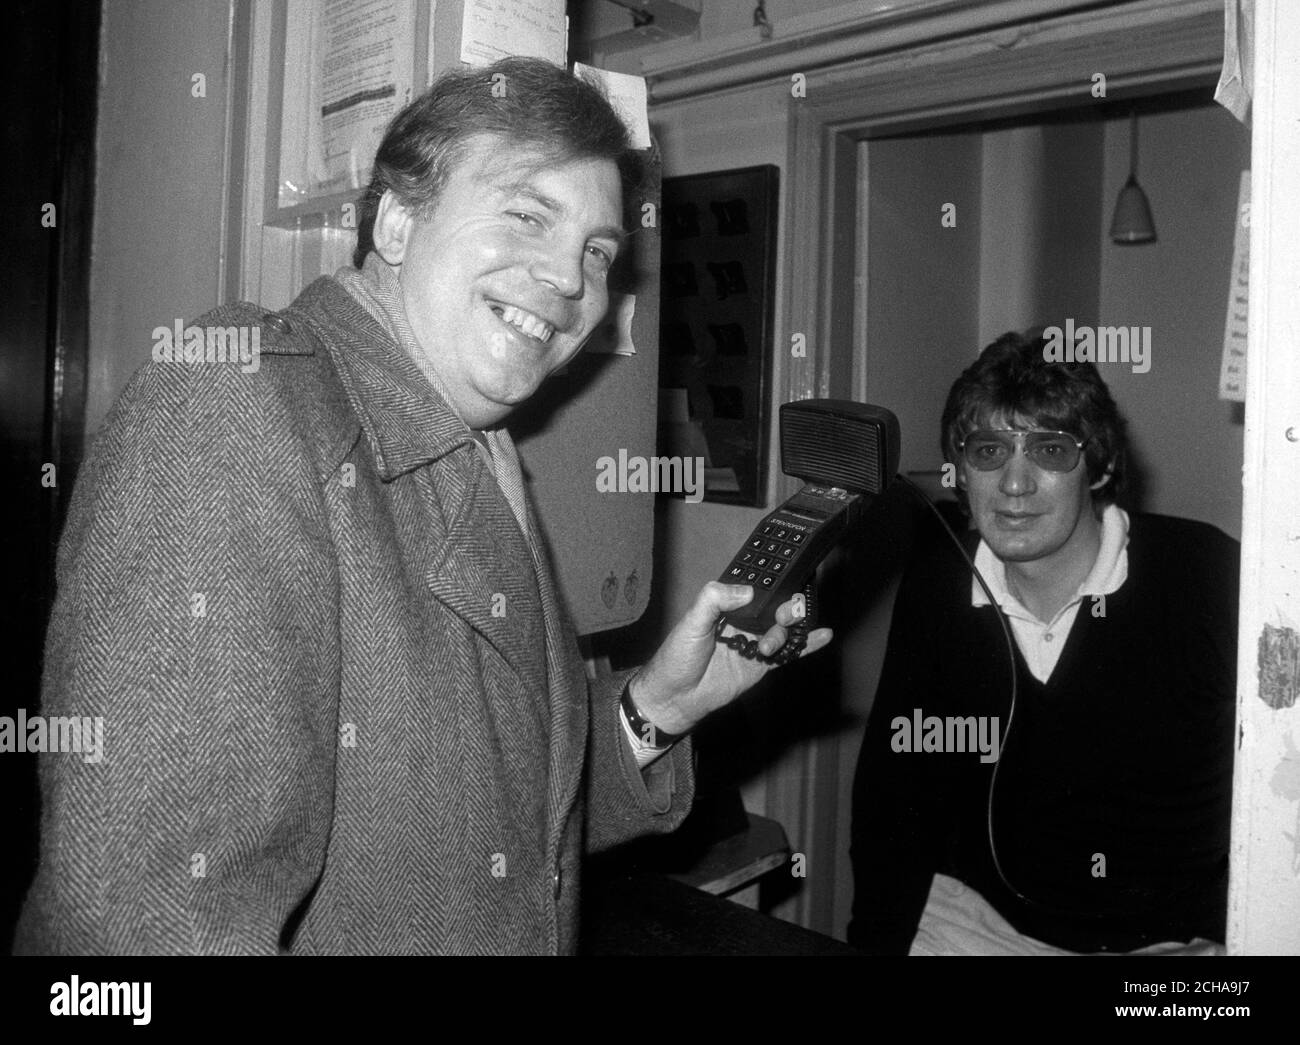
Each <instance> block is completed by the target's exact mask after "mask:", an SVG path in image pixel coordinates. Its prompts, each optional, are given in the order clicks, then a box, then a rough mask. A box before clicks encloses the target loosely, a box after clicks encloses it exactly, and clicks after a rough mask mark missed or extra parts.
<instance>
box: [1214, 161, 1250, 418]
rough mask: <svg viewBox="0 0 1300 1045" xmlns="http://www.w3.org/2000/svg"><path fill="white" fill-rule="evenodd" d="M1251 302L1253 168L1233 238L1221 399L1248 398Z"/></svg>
mask: <svg viewBox="0 0 1300 1045" xmlns="http://www.w3.org/2000/svg"><path fill="white" fill-rule="evenodd" d="M1249 301H1250V171H1242V172H1241V187H1240V188H1239V189H1238V190H1237V231H1236V234H1235V235H1234V236H1233V238H1232V275H1231V276H1230V277H1229V279H1228V315H1227V318H1226V319H1225V320H1224V324H1223V365H1222V367H1221V368H1220V370H1219V398H1220V399H1228V400H1231V401H1233V402H1237V403H1244V402H1245V401H1246V306H1247V304H1248V303H1249Z"/></svg>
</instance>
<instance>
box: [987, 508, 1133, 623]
mask: <svg viewBox="0 0 1300 1045" xmlns="http://www.w3.org/2000/svg"><path fill="white" fill-rule="evenodd" d="M975 568H976V569H977V570H979V572H980V573H981V574H983V576H984V580H985V582H986V583H987V584H988V586H989V590H990V591H992V592H993V597H994V598H995V599H996V600H997V603H998V605H999V606H1001V607H1002V608H1003V609H1004V610H1005V609H1009V608H1014V609H1016V610H1018V611H1021V612H1023V613H1024V614H1026V615H1029V616H1031V618H1032V615H1030V614H1029V611H1028V610H1026V609H1025V608H1024V607H1023V606H1022V605H1021V604H1020V600H1019V599H1017V598H1016V597H1015V596H1014V595H1012V594H1011V592H1010V591H1009V590H1008V589H1007V567H1006V564H1005V563H1004V562H1003V561H1002V560H1001V559H999V558H998V557H997V556H996V555H994V554H993V549H992V548H990V547H989V546H988V544H987V543H985V541H984V539H983V538H980V543H979V547H978V548H977V549H976V550H975ZM1127 579H1128V513H1127V512H1126V511H1124V509H1122V508H1120V507H1119V505H1116V504H1108V505H1106V507H1105V509H1104V510H1103V511H1102V514H1101V547H1100V548H1098V549H1097V560H1096V562H1094V563H1093V564H1092V569H1091V570H1089V571H1088V576H1087V577H1085V578H1084V579H1083V583H1082V584H1080V585H1079V588H1078V590H1077V591H1076V592H1075V594H1074V598H1073V599H1071V600H1070V602H1069V603H1067V604H1066V605H1067V606H1070V605H1073V604H1074V603H1075V602H1078V601H1079V600H1080V599H1082V598H1083V597H1085V596H1087V595H1110V594H1111V593H1112V592H1116V591H1119V589H1120V586H1121V585H1122V584H1123V583H1124V581H1125V580H1127ZM970 587H971V595H970V604H971V605H972V606H987V605H989V600H988V596H987V595H985V594H984V589H983V588H982V587H980V582H979V581H978V580H977V579H976V578H974V577H971V582H970Z"/></svg>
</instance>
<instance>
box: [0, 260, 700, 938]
mask: <svg viewBox="0 0 1300 1045" xmlns="http://www.w3.org/2000/svg"><path fill="white" fill-rule="evenodd" d="M197 325H198V326H200V327H227V328H228V327H231V326H236V327H238V326H249V327H252V326H256V327H258V328H259V329H260V349H261V358H260V366H259V368H258V369H257V370H256V372H254V373H245V372H243V370H244V369H247V368H241V367H240V366H238V365H231V364H221V363H202V364H200V363H193V364H184V363H179V362H171V363H168V362H163V363H159V362H154V363H150V364H148V365H146V366H145V367H144V368H142V370H141V371H140V372H139V373H138V374H137V375H136V376H135V378H134V379H133V380H132V382H131V384H130V385H129V387H128V388H127V389H126V391H125V392H124V393H123V394H122V396H121V398H120V399H119V401H118V403H117V404H116V406H115V407H114V411H113V413H112V415H111V416H110V419H109V422H108V423H107V425H106V428H105V429H104V431H103V432H102V434H101V435H100V437H99V438H98V440H97V441H96V444H95V446H94V447H93V449H92V452H91V454H90V456H89V457H88V459H87V461H86V463H85V466H84V467H83V470H82V474H81V476H80V478H79V480H78V483H77V488H76V491H75V493H74V498H73V506H72V511H71V514H70V517H69V521H68V525H67V529H66V532H65V535H64V537H63V542H62V545H61V547H60V552H59V573H58V580H59V593H58V601H57V604H56V607H55V611H54V616H53V619H52V622H51V626H50V631H49V635H48V638H47V646H46V659H45V676H44V684H43V685H44V688H43V706H42V711H43V712H44V713H45V714H47V715H53V714H62V715H83V716H102V718H103V720H104V726H103V759H102V761H100V762H98V763H91V762H89V761H86V760H85V759H83V758H82V757H81V756H80V755H77V754H45V755H42V756H41V763H40V775H41V800H42V838H41V853H40V865H39V869H38V872H37V877H36V880H35V882H34V884H33V886H32V889H31V892H30V893H29V895H28V898H27V901H26V905H25V907H24V910H23V913H22V917H21V920H20V924H19V931H18V935H17V938H16V949H17V950H18V951H35V952H55V953H73V954H80V953H84V954H100V953H225V954H231V953H277V952H281V953H282V952H286V951H287V952H293V953H412V954H413V953H466V952H473V953H531V954H539V953H540V954H550V953H565V952H568V951H571V950H572V949H573V947H574V944H575V932H576V918H577V914H576V912H577V904H576V901H577V891H578V879H579V870H580V868H579V864H580V860H581V856H582V853H583V851H584V849H586V850H588V851H590V850H594V849H599V848H604V847H607V846H610V845H613V844H616V843H617V842H619V841H622V840H625V839H627V838H630V837H633V836H635V835H637V834H643V833H648V832H653V831H666V830H670V829H672V828H673V827H675V826H676V825H677V824H678V823H679V822H680V821H681V819H682V818H683V817H684V816H685V814H686V812H687V810H688V808H689V806H690V802H691V796H692V775H691V768H690V753H689V748H688V746H687V745H685V744H682V745H678V747H677V748H676V749H674V751H673V753H672V754H671V755H669V756H665V757H663V758H661V759H660V760H659V761H658V762H656V763H654V764H653V765H652V766H651V767H650V768H649V769H648V770H647V771H646V772H645V773H644V774H643V773H641V772H639V771H638V770H637V768H636V764H635V761H634V759H633V758H632V755H631V752H630V750H629V749H628V745H627V742H626V739H625V738H624V736H623V735H622V728H621V726H620V724H619V721H618V696H619V693H620V691H621V688H622V685H623V682H624V676H623V675H622V674H616V675H614V676H613V677H612V678H610V679H607V680H605V681H604V682H603V683H591V684H589V683H588V681H587V679H586V675H585V672H584V669H583V663H582V661H581V659H580V657H579V655H578V652H577V647H576V643H575V641H574V638H573V634H572V631H571V629H570V628H569V626H568V624H567V621H566V618H565V616H564V614H563V611H562V609H561V607H560V605H559V602H558V598H557V594H556V589H555V585H554V581H553V579H552V574H551V570H550V567H549V565H548V563H547V562H546V558H545V551H544V550H543V549H541V548H540V547H538V549H537V550H536V551H533V550H531V549H530V545H529V542H528V541H527V540H526V539H525V537H524V536H523V534H522V533H521V532H520V529H519V525H518V523H517V521H516V519H515V516H514V514H513V513H512V511H511V508H510V506H509V504H508V503H507V501H506V499H505V498H504V497H503V495H502V493H501V491H500V489H499V487H498V486H497V483H496V482H495V480H494V479H493V477H492V474H491V472H490V471H489V470H488V468H487V466H486V464H485V462H484V459H483V456H482V455H481V454H480V452H479V450H478V448H477V447H476V446H475V445H474V442H473V440H472V437H470V435H469V433H468V432H467V431H466V430H465V428H464V426H463V425H462V424H460V423H459V421H458V420H457V419H456V418H455V416H454V415H453V414H452V413H451V411H450V410H449V409H448V408H447V406H446V404H445V403H444V402H443V401H442V400H441V399H439V398H438V397H437V395H436V394H434V392H433V390H432V388H431V387H430V385H429V384H428V382H427V381H426V380H425V379H424V378H423V377H422V376H421V374H420V372H419V370H418V369H417V368H416V366H415V364H414V363H413V362H412V361H411V360H410V359H409V357H407V356H406V355H405V354H404V353H403V352H402V350H401V349H400V348H399V346H398V345H397V344H396V343H395V342H394V341H393V340H392V338H391V337H389V335H387V334H386V333H385V332H384V331H383V330H382V328H381V327H380V326H379V325H378V324H377V323H376V322H375V320H374V319H373V318H372V317H371V316H370V315H369V314H368V313H367V312H366V310H365V309H364V308H363V307H362V306H361V305H360V304H358V303H357V302H356V301H355V300H354V299H353V298H352V297H351V295H349V294H348V293H347V292H346V291H345V290H344V289H343V288H342V287H341V286H340V285H339V284H338V283H337V282H335V281H334V280H332V279H328V278H326V279H321V280H318V281H317V282H316V283H314V284H312V286H310V287H309V288H308V289H307V290H306V291H304V292H303V294H302V295H301V296H300V297H299V298H298V300H297V301H295V302H294V304H293V305H292V306H291V307H290V308H288V309H286V310H285V311H284V312H282V313H278V314H274V315H268V314H267V313H265V312H263V311H262V310H260V309H257V308H255V307H253V306H250V305H234V306H228V307H225V308H222V309H218V310H216V311H215V312H212V313H209V314H208V315H207V316H205V317H204V318H203V319H201V320H199V321H197Z"/></svg>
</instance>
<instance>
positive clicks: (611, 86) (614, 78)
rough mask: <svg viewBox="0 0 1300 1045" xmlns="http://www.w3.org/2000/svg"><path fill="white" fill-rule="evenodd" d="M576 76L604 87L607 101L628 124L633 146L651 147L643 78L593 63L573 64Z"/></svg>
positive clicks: (639, 147) (637, 147)
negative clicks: (599, 66) (598, 66)
mask: <svg viewBox="0 0 1300 1045" xmlns="http://www.w3.org/2000/svg"><path fill="white" fill-rule="evenodd" d="M573 72H574V74H575V75H576V76H578V77H579V78H581V79H583V80H587V81H588V82H590V83H594V84H597V85H598V86H601V87H603V88H604V89H605V93H606V94H607V95H608V96H609V103H610V105H612V106H613V107H614V111H615V112H616V113H618V114H619V116H620V117H622V119H623V123H624V124H626V125H627V133H628V134H630V135H631V136H632V148H634V149H648V148H650V120H649V117H647V115H646V90H645V80H644V79H642V78H641V77H640V76H630V75H628V74H627V73H611V72H609V71H607V70H605V69H597V68H596V67H595V66H592V65H583V64H582V63H581V62H574V63H573Z"/></svg>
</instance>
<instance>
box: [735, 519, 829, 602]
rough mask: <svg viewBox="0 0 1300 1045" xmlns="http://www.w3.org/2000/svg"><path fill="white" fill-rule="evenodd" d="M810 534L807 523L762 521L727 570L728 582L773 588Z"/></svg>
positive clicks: (780, 520)
mask: <svg viewBox="0 0 1300 1045" xmlns="http://www.w3.org/2000/svg"><path fill="white" fill-rule="evenodd" d="M810 534H811V528H810V527H809V526H808V525H807V524H806V523H797V522H794V521H791V520H786V519H780V518H773V519H769V520H768V521H766V522H764V523H763V524H762V525H760V526H759V527H758V528H757V529H755V531H754V533H753V535H752V536H751V537H750V539H749V540H748V541H746V542H745V547H744V549H743V550H742V551H741V552H740V554H739V555H737V556H736V558H735V560H734V561H733V562H732V564H731V567H730V568H729V569H728V570H727V573H726V576H727V579H728V580H733V581H735V582H737V583H740V584H753V585H755V586H757V587H761V588H767V589H770V588H775V587H776V584H777V581H778V580H779V579H780V575H781V574H782V573H783V572H784V571H785V568H786V567H787V566H788V565H789V564H790V561H791V560H792V559H794V557H795V553H796V552H798V550H799V548H800V546H801V545H802V544H803V543H804V542H805V540H806V538H807V537H809V536H810Z"/></svg>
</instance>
